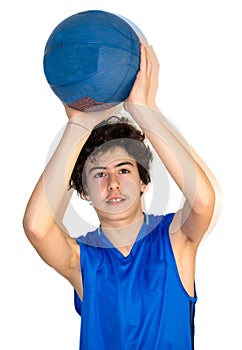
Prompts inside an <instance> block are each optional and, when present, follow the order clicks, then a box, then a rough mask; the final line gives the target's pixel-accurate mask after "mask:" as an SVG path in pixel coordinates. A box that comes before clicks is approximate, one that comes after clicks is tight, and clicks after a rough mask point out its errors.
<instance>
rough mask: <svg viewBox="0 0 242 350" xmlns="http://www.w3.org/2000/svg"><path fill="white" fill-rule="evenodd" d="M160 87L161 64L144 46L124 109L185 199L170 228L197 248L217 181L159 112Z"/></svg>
mask: <svg viewBox="0 0 242 350" xmlns="http://www.w3.org/2000/svg"><path fill="white" fill-rule="evenodd" d="M153 66H154V70H153V71H152V67H153ZM157 86H158V62H157V60H156V57H155V54H154V51H153V50H152V49H151V48H150V47H147V48H145V47H144V46H142V47H141V66H140V71H139V73H138V75H137V78H136V81H135V84H134V86H133V89H132V91H131V93H130V96H129V97H128V99H127V101H126V102H125V108H126V109H127V110H128V111H129V112H130V113H131V115H132V116H133V118H134V119H135V120H136V122H137V123H138V124H139V125H140V127H141V128H142V129H143V130H144V132H145V134H146V136H147V138H148V139H149V141H150V142H151V144H152V145H153V147H154V149H155V150H156V152H157V154H158V155H159V157H160V158H161V160H162V162H163V164H164V165H165V167H166V169H167V170H168V172H169V173H170V175H171V176H172V178H173V179H174V181H175V182H176V184H177V185H178V187H179V188H180V190H181V191H182V192H183V194H184V196H185V204H184V206H183V208H182V209H181V211H179V212H178V213H177V214H176V215H175V218H174V220H173V222H172V226H171V231H172V232H177V233H178V232H179V234H178V235H175V236H176V238H175V239H177V240H179V241H180V242H181V244H184V243H186V242H188V241H189V242H191V243H194V247H195V248H196V247H197V245H198V244H199V242H200V241H201V239H202V237H203V235H204V234H205V232H206V231H207V230H208V227H209V225H210V223H211V220H212V217H213V213H214V207H215V189H216V190H217V186H216V180H215V179H214V180H213V181H212V176H209V174H211V172H210V171H209V169H208V168H207V167H206V166H205V165H204V164H203V166H201V160H200V158H199V157H198V155H197V154H195V152H194V150H192V149H191V147H190V146H189V145H188V143H187V142H186V140H185V139H184V138H183V137H182V135H180V134H179V133H178V131H177V130H176V129H175V128H174V127H173V126H172V124H171V123H169V121H168V120H167V119H166V118H165V117H164V116H163V115H162V113H161V112H160V111H159V109H158V108H157V106H156V104H155V95H156V89H157ZM213 184H215V185H213ZM179 237H180V238H181V239H180V238H179ZM182 242H183V243H182ZM179 244H180V243H179Z"/></svg>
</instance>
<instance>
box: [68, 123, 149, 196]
mask: <svg viewBox="0 0 242 350" xmlns="http://www.w3.org/2000/svg"><path fill="white" fill-rule="evenodd" d="M144 140H145V135H144V134H143V132H142V131H141V130H139V129H138V128H136V127H135V126H134V125H133V124H132V123H131V122H130V121H129V120H128V119H127V118H125V117H121V118H119V117H110V118H109V119H107V120H105V121H104V122H102V123H100V124H98V125H97V126H96V127H95V128H94V129H93V130H92V132H91V134H90V136H89V138H88V139H87V141H86V143H85V145H84V147H83V148H82V150H81V152H80V154H79V156H78V159H77V161H76V164H75V167H74V169H73V172H72V175H71V179H70V188H74V189H75V190H76V191H77V193H78V194H79V195H81V196H82V197H83V195H85V194H87V188H86V179H87V178H86V176H87V175H86V172H85V163H86V160H87V159H88V160H91V161H92V159H93V160H95V157H96V156H97V155H100V154H104V153H106V152H107V151H110V150H112V149H114V148H115V147H119V148H123V149H124V150H125V151H126V152H127V153H128V155H129V156H130V157H132V158H134V159H135V161H136V163H137V167H138V171H139V176H140V179H141V181H142V182H143V183H144V184H145V185H147V184H148V183H149V182H150V174H149V169H150V163H151V161H152V159H153V155H152V152H151V151H150V148H149V146H148V145H146V144H145V142H144Z"/></svg>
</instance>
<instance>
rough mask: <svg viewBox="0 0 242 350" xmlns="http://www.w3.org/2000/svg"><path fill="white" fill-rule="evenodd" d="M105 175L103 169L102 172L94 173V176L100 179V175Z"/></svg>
mask: <svg viewBox="0 0 242 350" xmlns="http://www.w3.org/2000/svg"><path fill="white" fill-rule="evenodd" d="M103 176H105V173H104V172H103V171H101V172H100V173H97V174H95V175H94V177H95V178H96V179H98V178H100V177H103Z"/></svg>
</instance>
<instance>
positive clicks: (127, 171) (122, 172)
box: [119, 169, 130, 174]
mask: <svg viewBox="0 0 242 350" xmlns="http://www.w3.org/2000/svg"><path fill="white" fill-rule="evenodd" d="M119 173H120V174H128V173H130V171H129V170H128V169H120V170H119Z"/></svg>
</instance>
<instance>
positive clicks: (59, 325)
mask: <svg viewBox="0 0 242 350" xmlns="http://www.w3.org/2000/svg"><path fill="white" fill-rule="evenodd" d="M158 4H159V8H158ZM88 9H100V10H107V11H110V12H114V13H116V14H121V15H123V16H125V17H127V18H129V19H130V20H131V21H133V22H134V23H136V25H137V26H138V27H139V28H140V29H141V30H142V31H143V33H144V34H145V36H146V37H147V38H148V40H149V42H150V44H152V45H153V47H154V49H155V51H156V53H157V55H158V58H159V61H160V86H159V99H158V104H159V106H160V109H161V110H162V111H163V113H164V114H165V115H166V116H167V117H168V118H169V119H171V120H172V121H173V123H174V124H175V125H176V126H177V127H178V128H179V129H180V131H181V132H182V133H183V135H184V136H185V137H186V138H187V139H188V141H189V142H190V143H191V144H192V145H193V146H194V148H195V149H196V150H197V151H198V153H199V154H200V155H201V156H202V158H203V159H204V160H205V161H206V162H207V164H208V165H209V166H210V168H211V169H212V171H213V172H214V174H215V175H216V177H217V179H218V181H219V183H220V186H221V188H222V190H223V195H224V203H223V209H222V213H221V216H220V219H219V221H218V223H217V226H216V228H215V229H214V232H213V233H212V234H211V235H210V236H209V237H208V238H207V239H206V240H205V242H204V243H203V244H202V245H201V246H200V249H199V254H198V259H197V293H198V296H199V300H198V303H197V312H196V338H195V343H196V350H217V349H219V350H220V349H242V339H241V311H242V310H241V292H242V290H241V286H242V283H241V281H240V279H241V266H242V261H241V248H240V244H241V234H242V230H241V226H240V218H241V210H240V204H241V195H242V193H241V192H242V191H241V169H242V167H241V165H240V163H241V123H240V121H241V117H242V113H241V112H242V107H241V90H242V88H241V86H242V70H241V62H242V54H241V33H242V21H241V5H240V1H235V0H229V1H224V0H220V1H219V0H203V1H192V0H190V1H189V0H184V1H179V0H167V1H159V2H157V1H156V0H149V1H143V2H142V1H139V2H138V1H137V2H136V1H130V0H122V1H108V0H103V1H91V0H89V1H85V2H83V1H74V0H68V1H67V0H65V1H64V0H50V1H46V0H42V1H30V0H23V1H17V0H15V1H13V0H12V1H11V0H10V1H7V2H2V3H1V9H0V13H1V21H0V25H1V65H0V69H1V75H0V77H1V93H0V94H1V124H0V125H1V126H0V140H1V148H0V149H1V193H2V194H1V204H2V209H1V243H0V259H1V264H0V266H1V267H0V268H1V289H0V290H1V298H0V318H1V337H0V348H1V349H4V350H10V349H11V350H12V349H17V348H18V349H25V350H33V349H34V350H40V349H45V350H53V349H59V350H64V349H65V350H67V349H68V350H75V349H78V344H79V318H78V316H77V314H76V313H75V311H74V306H73V290H72V287H71V286H69V285H68V283H67V282H66V281H65V280H64V279H63V278H62V277H61V276H59V275H57V274H56V273H55V272H54V271H53V270H52V269H50V268H49V267H48V266H46V265H45V264H44V263H43V262H42V260H41V259H40V258H39V256H38V255H37V254H36V252H35V251H34V249H33V248H32V246H31V245H30V244H29V242H28V241H27V239H26V237H25V235H24V232H23V229H22V216H23V213H24V209H25V205H26V203H27V200H28V198H29V196H30V194H31V191H32V189H33V187H34V185H35V183H36V181H37V179H38V177H39V175H40V173H41V171H42V169H43V167H44V165H45V161H46V156H47V153H48V150H49V147H50V144H51V143H52V141H53V138H54V137H55V135H56V134H57V133H58V132H59V130H60V129H61V128H62V127H63V126H64V124H65V123H66V117H65V114H64V111H63V108H62V106H61V103H60V102H59V100H58V99H57V97H56V96H55V95H54V94H53V93H52V91H51V90H50V88H49V87H48V85H47V82H46V80H45V77H44V74H43V70H42V58H43V50H44V45H45V43H46V40H47V38H48V36H49V35H50V33H51V31H52V30H53V29H54V27H55V26H56V25H57V24H58V23H59V22H60V21H61V20H63V19H64V18H66V17H68V16H69V15H72V14H74V13H77V12H81V11H84V10H88Z"/></svg>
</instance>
